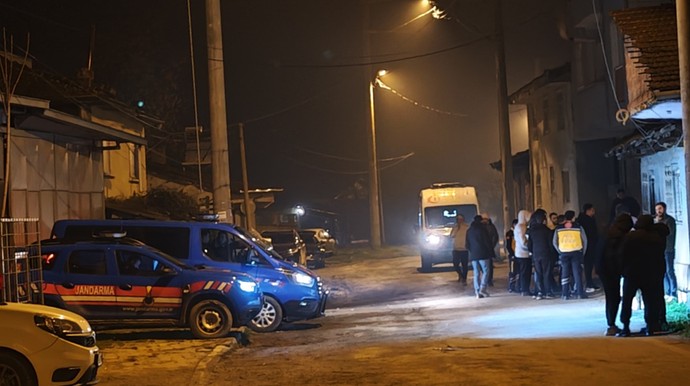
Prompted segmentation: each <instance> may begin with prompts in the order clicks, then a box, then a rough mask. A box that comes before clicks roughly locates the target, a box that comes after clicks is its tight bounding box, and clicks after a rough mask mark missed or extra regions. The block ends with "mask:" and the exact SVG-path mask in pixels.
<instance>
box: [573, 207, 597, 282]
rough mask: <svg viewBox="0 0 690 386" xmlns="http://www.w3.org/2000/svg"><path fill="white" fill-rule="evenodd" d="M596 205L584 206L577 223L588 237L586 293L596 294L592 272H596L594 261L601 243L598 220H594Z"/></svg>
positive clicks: (585, 257) (585, 260)
mask: <svg viewBox="0 0 690 386" xmlns="http://www.w3.org/2000/svg"><path fill="white" fill-rule="evenodd" d="M594 213H595V211H594V205H592V204H590V203H587V204H584V205H583V206H582V212H581V213H580V215H579V216H578V217H577V222H578V223H579V224H580V226H581V227H582V229H583V230H584V231H585V234H586V235H587V244H589V245H590V246H591V247H592V248H589V249H588V250H587V252H586V253H585V255H584V262H585V264H584V270H585V291H586V292H594V291H595V290H597V289H598V287H595V286H594V281H593V280H592V271H593V270H594V260H595V259H596V256H595V255H596V248H595V247H596V245H597V243H598V242H599V230H598V229H597V220H596V219H595V218H594Z"/></svg>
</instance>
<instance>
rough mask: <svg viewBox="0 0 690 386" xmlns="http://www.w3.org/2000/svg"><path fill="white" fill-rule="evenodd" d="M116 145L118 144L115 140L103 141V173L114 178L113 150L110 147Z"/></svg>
mask: <svg viewBox="0 0 690 386" xmlns="http://www.w3.org/2000/svg"><path fill="white" fill-rule="evenodd" d="M115 146H117V143H116V142H114V141H103V148H104V150H103V173H104V174H105V177H106V178H112V177H113V175H114V174H113V167H112V153H111V150H108V149H109V148H113V147H115Z"/></svg>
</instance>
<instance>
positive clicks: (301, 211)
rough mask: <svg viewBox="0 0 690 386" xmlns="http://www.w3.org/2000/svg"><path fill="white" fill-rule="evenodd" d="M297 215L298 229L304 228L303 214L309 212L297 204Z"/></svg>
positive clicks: (295, 210)
mask: <svg viewBox="0 0 690 386" xmlns="http://www.w3.org/2000/svg"><path fill="white" fill-rule="evenodd" d="M294 212H295V215H296V216H297V229H301V228H302V221H301V220H302V216H304V214H305V213H306V212H307V211H306V210H305V209H304V207H303V206H302V205H297V206H295V209H294Z"/></svg>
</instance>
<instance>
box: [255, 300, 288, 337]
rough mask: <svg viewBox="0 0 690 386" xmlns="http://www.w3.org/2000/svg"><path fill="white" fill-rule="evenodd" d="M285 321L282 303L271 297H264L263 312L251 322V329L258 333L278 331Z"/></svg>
mask: <svg viewBox="0 0 690 386" xmlns="http://www.w3.org/2000/svg"><path fill="white" fill-rule="evenodd" d="M282 321H283V309H282V308H280V303H278V301H277V300H275V299H273V298H272V297H270V296H264V304H263V306H261V311H260V312H259V313H258V314H257V315H256V316H255V317H254V319H252V321H251V322H249V328H251V329H252V330H253V331H256V332H271V331H275V330H277V329H278V326H280V323H281V322H282Z"/></svg>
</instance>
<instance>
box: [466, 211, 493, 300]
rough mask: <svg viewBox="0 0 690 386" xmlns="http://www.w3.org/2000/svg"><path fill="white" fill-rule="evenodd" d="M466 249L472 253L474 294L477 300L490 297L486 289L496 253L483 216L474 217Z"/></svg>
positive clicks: (468, 233) (468, 232)
mask: <svg viewBox="0 0 690 386" xmlns="http://www.w3.org/2000/svg"><path fill="white" fill-rule="evenodd" d="M465 247H466V248H467V250H468V251H470V261H471V262H472V269H473V270H474V275H473V276H474V292H475V294H476V296H477V299H480V298H483V297H488V296H489V293H488V292H487V290H486V287H487V285H488V284H489V277H488V272H489V269H490V264H491V263H490V261H491V259H493V256H494V251H493V247H492V245H491V236H490V235H489V232H488V231H487V230H486V226H485V225H484V224H483V223H482V216H480V215H477V216H474V220H473V221H472V224H470V228H469V229H468V230H467V237H466V239H465Z"/></svg>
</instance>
